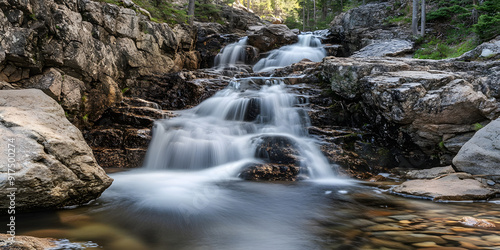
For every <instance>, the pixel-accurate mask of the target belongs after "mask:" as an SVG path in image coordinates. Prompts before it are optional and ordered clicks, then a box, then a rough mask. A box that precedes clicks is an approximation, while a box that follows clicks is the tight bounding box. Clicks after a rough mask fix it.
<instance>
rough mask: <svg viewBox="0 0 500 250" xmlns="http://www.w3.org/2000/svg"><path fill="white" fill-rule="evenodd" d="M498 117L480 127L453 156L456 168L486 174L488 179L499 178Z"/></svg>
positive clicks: (499, 142) (499, 125) (499, 140)
mask: <svg viewBox="0 0 500 250" xmlns="http://www.w3.org/2000/svg"><path fill="white" fill-rule="evenodd" d="M498 129H500V119H496V120H494V121H492V122H491V123H490V124H488V125H486V126H485V127H484V128H482V129H480V130H479V131H478V132H477V133H476V134H475V135H474V137H472V139H471V140H470V141H468V142H467V143H465V145H464V146H463V147H462V148H461V149H460V151H459V152H458V154H457V155H456V156H455V158H453V164H454V165H455V166H456V167H457V169H458V170H460V171H464V172H467V173H470V174H474V175H486V176H487V178H488V179H494V180H500V179H499V178H500V177H499V176H500V167H499V166H500V165H499V164H500V151H499V150H498V148H499V147H500V146H499V145H500V136H499V135H498Z"/></svg>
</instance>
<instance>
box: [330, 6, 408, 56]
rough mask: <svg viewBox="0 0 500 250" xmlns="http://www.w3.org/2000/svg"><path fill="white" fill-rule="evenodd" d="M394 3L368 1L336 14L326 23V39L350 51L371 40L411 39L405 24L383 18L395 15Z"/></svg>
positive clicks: (365, 44) (396, 13) (352, 51)
mask: <svg viewBox="0 0 500 250" xmlns="http://www.w3.org/2000/svg"><path fill="white" fill-rule="evenodd" d="M403 5H406V3H403ZM394 6H395V5H391V3H388V2H382V3H368V4H366V5H362V6H359V7H357V8H353V9H351V10H349V11H347V12H343V13H341V14H340V15H337V16H336V17H335V18H334V19H333V21H332V22H331V23H330V26H331V28H330V34H331V35H330V38H329V40H330V41H331V42H334V43H340V44H342V45H343V46H344V47H345V49H346V50H347V51H348V52H349V53H351V54H352V53H354V52H355V51H357V50H359V49H361V48H363V47H365V46H368V45H370V44H372V43H373V42H374V41H390V40H392V39H402V40H407V41H409V40H411V33H410V31H411V30H410V29H409V28H408V27H399V26H395V25H391V24H388V23H387V22H386V18H388V17H390V16H394V15H398V11H397V10H396V9H394ZM400 8H404V6H400Z"/></svg>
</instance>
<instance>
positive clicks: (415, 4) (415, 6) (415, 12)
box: [411, 0, 418, 35]
mask: <svg viewBox="0 0 500 250" xmlns="http://www.w3.org/2000/svg"><path fill="white" fill-rule="evenodd" d="M412 8H413V13H412V18H411V32H412V33H413V35H417V34H418V0H413V5H412Z"/></svg>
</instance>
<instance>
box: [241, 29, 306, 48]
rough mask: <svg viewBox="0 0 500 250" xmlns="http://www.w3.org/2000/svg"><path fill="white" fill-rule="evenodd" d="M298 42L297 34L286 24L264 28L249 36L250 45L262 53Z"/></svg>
mask: <svg viewBox="0 0 500 250" xmlns="http://www.w3.org/2000/svg"><path fill="white" fill-rule="evenodd" d="M298 40H299V39H298V36H297V34H295V33H293V32H292V31H291V30H290V29H288V27H287V26H286V25H284V24H271V25H268V26H264V27H262V28H260V29H258V30H257V31H255V32H254V33H253V34H250V35H249V36H248V44H250V45H252V46H254V47H256V48H257V49H259V50H260V52H261V53H262V52H267V51H270V50H273V49H276V48H279V47H282V46H284V45H288V44H292V43H296V42H297V41H298Z"/></svg>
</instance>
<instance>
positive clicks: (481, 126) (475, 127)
mask: <svg viewBox="0 0 500 250" xmlns="http://www.w3.org/2000/svg"><path fill="white" fill-rule="evenodd" d="M483 127H484V126H483V125H481V123H474V130H475V131H478V130H480V129H482V128H483Z"/></svg>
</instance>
